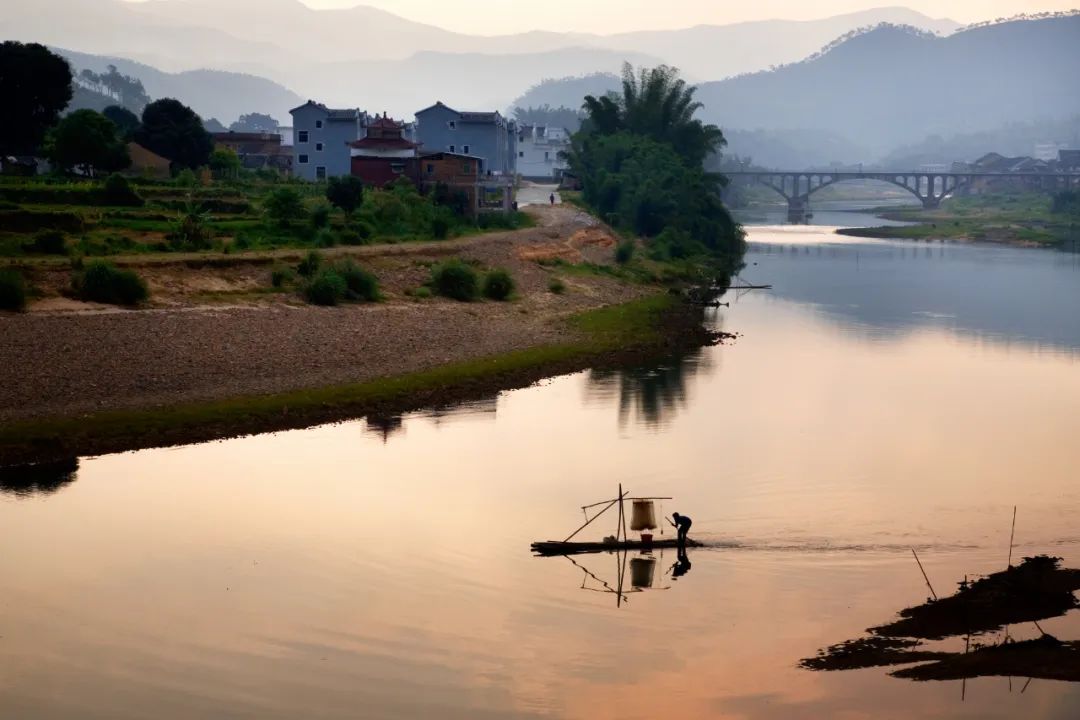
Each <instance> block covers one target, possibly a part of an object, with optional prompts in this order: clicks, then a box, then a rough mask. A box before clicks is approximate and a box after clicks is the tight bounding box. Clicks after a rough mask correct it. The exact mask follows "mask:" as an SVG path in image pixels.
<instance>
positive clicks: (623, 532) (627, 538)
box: [619, 483, 630, 542]
mask: <svg viewBox="0 0 1080 720" xmlns="http://www.w3.org/2000/svg"><path fill="white" fill-rule="evenodd" d="M622 495H623V492H622V483H619V515H620V516H622V539H623V542H628V541H629V540H630V538H629V536H627V534H626V510H625V509H623V500H622Z"/></svg>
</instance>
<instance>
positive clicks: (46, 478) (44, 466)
mask: <svg viewBox="0 0 1080 720" xmlns="http://www.w3.org/2000/svg"><path fill="white" fill-rule="evenodd" d="M78 472H79V460H78V459H77V458H66V459H63V460H58V461H55V462H48V463H38V464H35V465H14V466H9V467H0V492H4V493H10V494H12V495H14V496H16V497H20V498H26V497H31V496H33V495H51V494H52V493H55V492H56V491H57V490H59V489H60V488H62V487H64V486H66V485H68V484H70V483H73V482H75V479H76V477H77V476H78Z"/></svg>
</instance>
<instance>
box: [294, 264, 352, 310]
mask: <svg viewBox="0 0 1080 720" xmlns="http://www.w3.org/2000/svg"><path fill="white" fill-rule="evenodd" d="M348 289H349V287H348V285H347V284H346V283H345V278H343V277H341V276H340V275H338V274H337V273H336V272H334V271H333V270H330V269H326V270H322V271H320V272H319V274H318V275H316V276H315V277H314V278H312V280H311V282H309V283H308V284H307V287H306V288H304V296H305V297H307V299H308V302H310V303H313V304H315V305H337V304H338V303H340V302H341V301H342V300H344V299H345V295H346V293H347V292H348Z"/></svg>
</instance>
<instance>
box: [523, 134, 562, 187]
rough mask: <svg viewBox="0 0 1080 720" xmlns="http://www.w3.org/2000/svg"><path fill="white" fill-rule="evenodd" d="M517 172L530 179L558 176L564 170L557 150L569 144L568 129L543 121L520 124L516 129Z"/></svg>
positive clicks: (560, 150) (559, 152) (555, 178)
mask: <svg viewBox="0 0 1080 720" xmlns="http://www.w3.org/2000/svg"><path fill="white" fill-rule="evenodd" d="M517 140H518V142H517V156H518V157H517V173H518V175H521V176H522V177H524V178H529V179H531V180H558V179H559V178H560V177H562V173H563V171H565V170H566V161H565V160H562V159H560V154H561V153H563V152H564V151H566V150H568V149H569V148H570V131H569V130H567V129H566V128H560V127H551V126H543V125H521V126H519V127H518V132H517Z"/></svg>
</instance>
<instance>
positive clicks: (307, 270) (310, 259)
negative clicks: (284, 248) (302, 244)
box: [296, 250, 322, 277]
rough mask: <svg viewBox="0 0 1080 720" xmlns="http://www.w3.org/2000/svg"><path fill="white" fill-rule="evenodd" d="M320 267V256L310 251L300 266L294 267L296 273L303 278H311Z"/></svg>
mask: <svg viewBox="0 0 1080 720" xmlns="http://www.w3.org/2000/svg"><path fill="white" fill-rule="evenodd" d="M320 267H322V255H320V254H319V253H317V252H315V251H314V250H312V251H311V252H309V253H308V254H307V257H305V258H304V259H303V260H301V261H300V264H299V265H297V266H296V272H298V273H300V274H301V275H303V276H304V277H311V276H313V275H314V274H315V273H317V272H318V271H319V268H320Z"/></svg>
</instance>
